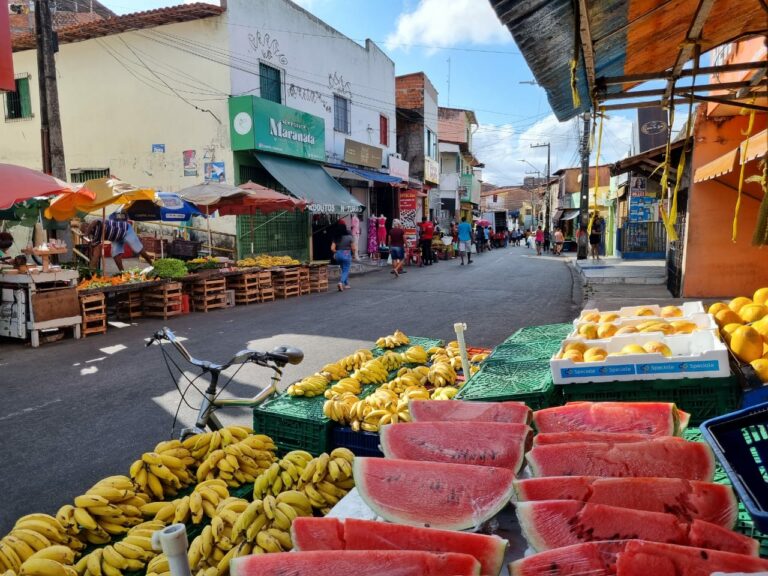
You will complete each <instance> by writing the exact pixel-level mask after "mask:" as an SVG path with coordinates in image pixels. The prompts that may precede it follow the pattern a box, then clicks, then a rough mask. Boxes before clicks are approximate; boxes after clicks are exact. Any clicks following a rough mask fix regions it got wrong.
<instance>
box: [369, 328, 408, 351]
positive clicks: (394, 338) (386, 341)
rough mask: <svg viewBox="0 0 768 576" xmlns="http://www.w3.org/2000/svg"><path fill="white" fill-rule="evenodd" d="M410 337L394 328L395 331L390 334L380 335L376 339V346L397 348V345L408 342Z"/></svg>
mask: <svg viewBox="0 0 768 576" xmlns="http://www.w3.org/2000/svg"><path fill="white" fill-rule="evenodd" d="M409 342H410V339H409V338H408V336H406V335H405V334H403V333H402V332H401V331H400V330H395V333H394V334H392V335H390V336H382V337H381V338H379V339H378V340H376V346H378V347H379V348H397V347H398V346H404V345H405V344H408V343H409Z"/></svg>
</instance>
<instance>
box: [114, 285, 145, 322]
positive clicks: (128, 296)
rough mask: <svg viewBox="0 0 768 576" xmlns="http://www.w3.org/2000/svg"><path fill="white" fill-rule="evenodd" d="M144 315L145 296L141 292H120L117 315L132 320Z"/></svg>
mask: <svg viewBox="0 0 768 576" xmlns="http://www.w3.org/2000/svg"><path fill="white" fill-rule="evenodd" d="M143 315H144V297H143V296H142V293H141V292H127V293H125V294H119V295H118V300H117V317H118V318H119V319H120V320H127V321H128V322H131V321H133V320H135V319H136V318H141V317H142V316H143Z"/></svg>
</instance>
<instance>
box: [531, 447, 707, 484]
mask: <svg viewBox="0 0 768 576" xmlns="http://www.w3.org/2000/svg"><path fill="white" fill-rule="evenodd" d="M526 460H527V461H528V464H529V465H530V466H531V472H532V475H533V476H632V477H640V476H647V477H654V476H658V477H661V478H685V479H687V480H703V481H706V482H710V481H712V478H713V476H714V474H715V458H714V456H713V455H712V451H711V450H710V449H709V446H707V445H706V444H704V443H703V442H680V441H679V440H673V439H668V438H658V439H656V440H650V441H647V442H630V443H628V444H606V443H598V442H572V443H569V444H551V445H549V446H535V447H534V448H533V449H532V450H531V451H530V452H528V454H527V455H526Z"/></svg>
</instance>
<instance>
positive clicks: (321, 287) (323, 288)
mask: <svg viewBox="0 0 768 576" xmlns="http://www.w3.org/2000/svg"><path fill="white" fill-rule="evenodd" d="M309 291H310V293H313V294H314V293H316V292H328V280H325V281H324V282H320V281H317V282H314V281H310V283H309Z"/></svg>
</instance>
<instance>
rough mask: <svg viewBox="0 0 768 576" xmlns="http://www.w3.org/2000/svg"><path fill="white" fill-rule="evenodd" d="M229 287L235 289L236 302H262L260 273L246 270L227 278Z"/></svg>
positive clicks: (238, 303) (239, 303)
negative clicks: (243, 272)
mask: <svg viewBox="0 0 768 576" xmlns="http://www.w3.org/2000/svg"><path fill="white" fill-rule="evenodd" d="M227 288H228V289H230V290H234V291H235V304H237V305H238V306H240V305H243V304H253V303H254V302H260V301H261V300H260V294H259V273H258V272H246V273H245V274H240V275H238V276H230V277H229V278H227Z"/></svg>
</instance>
